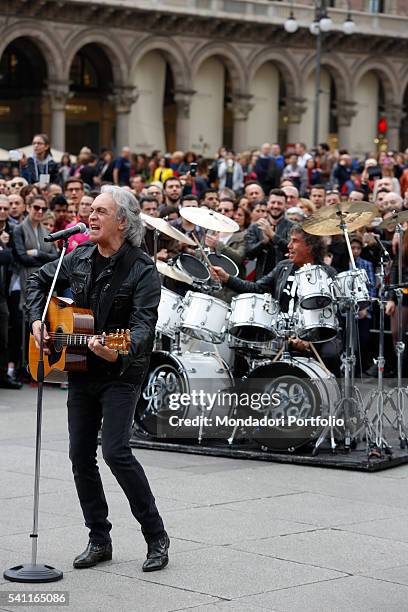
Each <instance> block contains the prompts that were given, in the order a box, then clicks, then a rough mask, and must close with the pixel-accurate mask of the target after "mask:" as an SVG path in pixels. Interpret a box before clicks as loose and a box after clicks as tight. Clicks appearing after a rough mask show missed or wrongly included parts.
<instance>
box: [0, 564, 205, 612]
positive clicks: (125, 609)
mask: <svg viewBox="0 0 408 612" xmlns="http://www.w3.org/2000/svg"><path fill="white" fill-rule="evenodd" d="M107 578H109V580H107ZM9 585H10V583H8V585H4V584H3V585H0V590H3V591H7V590H15V591H18V590H21V591H24V590H32V591H44V590H47V591H68V593H69V606H68V607H67V608H65V607H53V608H49V607H48V606H47V607H43V606H34V605H30V606H18V608H16V607H14V606H11V607H10V609H11V612H15V611H16V610H19V611H20V610H21V611H22V612H30V611H33V610H35V611H36V612H38V611H40V610H43V611H44V610H51V611H52V612H55V611H56V610H65V609H66V610H69V611H70V612H72V611H73V610H75V611H81V612H101V610H107V611H109V612H129V610H135V611H137V612H169V611H170V610H177V609H180V607H185V608H186V607H190V608H191V607H193V606H196V605H199V604H204V603H209V602H211V601H214V598H212V597H210V596H208V595H205V594H201V593H196V592H192V591H190V590H183V589H179V588H175V587H172V586H167V585H162V584H156V583H154V582H146V581H144V580H142V579H140V580H139V579H138V578H134V577H128V576H121V575H119V574H110V575H109V576H107V574H106V573H105V572H103V571H99V570H78V571H70V572H66V573H65V574H64V579H63V580H62V581H60V582H54V583H50V584H47V585H46V589H44V585H29V588H27V585H17V584H14V583H13V584H12V588H11V589H10V587H9ZM5 586H6V588H4V587H5ZM6 609H9V608H8V607H7V606H6Z"/></svg>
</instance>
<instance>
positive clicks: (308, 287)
mask: <svg viewBox="0 0 408 612" xmlns="http://www.w3.org/2000/svg"><path fill="white" fill-rule="evenodd" d="M295 278H296V283H297V293H298V297H299V304H300V306H301V307H302V308H306V309H313V308H325V306H328V305H329V304H331V303H332V301H333V296H332V293H331V289H330V287H331V284H332V279H331V278H330V276H329V275H328V274H327V272H326V270H325V269H324V268H323V266H318V265H317V266H312V265H311V264H306V265H304V266H302V268H300V270H297V271H296V272H295Z"/></svg>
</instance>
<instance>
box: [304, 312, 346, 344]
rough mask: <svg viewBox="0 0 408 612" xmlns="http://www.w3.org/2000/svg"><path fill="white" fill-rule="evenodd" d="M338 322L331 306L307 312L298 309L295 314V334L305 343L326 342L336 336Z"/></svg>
mask: <svg viewBox="0 0 408 612" xmlns="http://www.w3.org/2000/svg"><path fill="white" fill-rule="evenodd" d="M338 328H339V326H338V322H337V319H336V315H335V311H334V307H333V305H332V304H330V305H329V306H326V308H319V309H316V310H308V309H305V308H301V307H299V308H298V310H297V313H296V323H295V333H296V335H297V336H298V338H300V339H301V340H306V341H307V342H314V343H316V344H317V343H319V342H327V341H328V340H332V339H333V338H335V337H336V336H337V331H338Z"/></svg>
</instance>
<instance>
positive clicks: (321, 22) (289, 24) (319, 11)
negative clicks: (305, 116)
mask: <svg viewBox="0 0 408 612" xmlns="http://www.w3.org/2000/svg"><path fill="white" fill-rule="evenodd" d="M332 27H333V22H332V20H331V19H330V17H329V15H328V14H327V0H315V17H314V20H313V22H312V23H311V24H310V26H309V30H310V33H311V34H313V36H316V79H315V98H314V108H313V146H314V147H317V146H318V144H319V112H320V72H321V63H322V39H323V36H324V34H325V33H327V32H330V30H331V29H332ZM284 28H285V30H286V32H288V34H293V33H294V32H296V31H297V30H298V28H299V24H298V22H297V21H296V18H295V15H294V12H293V10H291V12H290V15H289V17H288V19H287V20H286V21H285V23H284ZM355 29H356V24H355V23H354V21H353V19H352V18H351V12H350V2H349V11H348V13H347V17H346V19H345V21H344V23H343V25H342V30H343V32H344V34H347V35H350V34H353V33H354V32H355Z"/></svg>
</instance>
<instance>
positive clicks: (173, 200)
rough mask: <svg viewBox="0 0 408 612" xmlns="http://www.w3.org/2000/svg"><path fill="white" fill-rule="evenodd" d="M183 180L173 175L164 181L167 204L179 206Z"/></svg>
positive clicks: (165, 201) (174, 206)
mask: <svg viewBox="0 0 408 612" xmlns="http://www.w3.org/2000/svg"><path fill="white" fill-rule="evenodd" d="M181 190H182V186H181V181H180V179H178V178H176V177H175V176H171V177H170V178H168V179H167V180H166V182H165V183H164V203H165V204H166V206H172V207H173V208H179V207H180V204H181Z"/></svg>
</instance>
